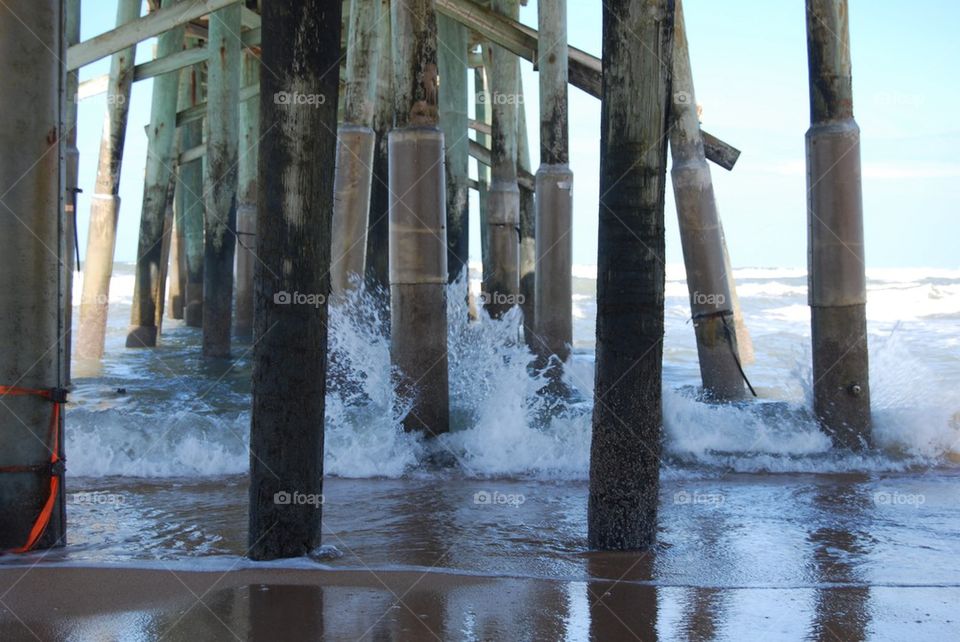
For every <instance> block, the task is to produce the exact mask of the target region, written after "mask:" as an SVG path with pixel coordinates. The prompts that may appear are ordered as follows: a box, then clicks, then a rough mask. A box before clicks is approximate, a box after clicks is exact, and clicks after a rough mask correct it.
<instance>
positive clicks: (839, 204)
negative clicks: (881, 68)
mask: <svg viewBox="0 0 960 642" xmlns="http://www.w3.org/2000/svg"><path fill="white" fill-rule="evenodd" d="M807 52H808V58H809V66H810V122H811V125H810V129H809V130H808V131H807V135H806V143H807V220H808V234H809V235H808V244H809V250H808V253H807V256H808V258H809V270H808V272H809V274H808V279H809V286H808V287H809V302H810V312H811V327H812V341H813V410H814V413H815V414H816V416H817V417H818V418H819V419H820V421H821V423H822V425H823V427H824V429H825V430H826V431H827V432H829V433H830V435H831V437H832V438H833V440H834V443H835V444H836V445H838V446H843V447H847V448H862V447H865V446H867V445H869V443H870V382H869V374H868V354H867V319H866V303H867V286H866V268H865V264H864V252H863V249H864V248H863V198H862V194H861V185H860V176H861V171H860V128H859V127H858V126H857V123H856V121H855V120H854V118H853V90H852V74H851V67H850V25H849V12H848V8H847V0H807Z"/></svg>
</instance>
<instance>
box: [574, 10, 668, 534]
mask: <svg viewBox="0 0 960 642" xmlns="http://www.w3.org/2000/svg"><path fill="white" fill-rule="evenodd" d="M673 11H674V3H673V0H607V2H606V3H605V4H604V8H603V75H604V83H603V92H602V93H603V96H602V107H601V127H602V130H601V133H600V194H601V195H602V196H601V198H600V226H599V253H598V256H597V359H596V384H595V388H594V399H595V401H594V408H593V436H592V441H591V447H590V498H589V505H588V509H587V528H588V537H589V543H590V547H591V548H594V549H602V550H610V549H615V550H623V549H640V548H646V547H649V546H650V545H652V544H653V542H654V540H655V538H656V532H657V501H658V491H659V487H660V484H659V472H660V452H661V432H662V427H663V412H662V388H661V386H662V363H661V362H662V357H663V304H664V278H665V266H664V219H663V204H664V186H665V182H666V151H667V145H666V136H667V121H668V117H669V114H668V103H667V101H668V99H669V94H670V78H671V54H672V48H673ZM641 42H642V43H645V46H638V43H641Z"/></svg>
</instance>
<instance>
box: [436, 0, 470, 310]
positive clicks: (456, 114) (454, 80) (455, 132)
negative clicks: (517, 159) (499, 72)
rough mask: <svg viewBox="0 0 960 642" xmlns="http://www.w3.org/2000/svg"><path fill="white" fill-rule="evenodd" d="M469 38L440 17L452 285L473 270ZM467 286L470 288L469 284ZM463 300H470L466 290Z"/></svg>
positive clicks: (458, 26)
mask: <svg viewBox="0 0 960 642" xmlns="http://www.w3.org/2000/svg"><path fill="white" fill-rule="evenodd" d="M467 36H468V33H467V28H466V27H464V26H463V25H461V24H460V23H458V22H456V21H455V20H453V19H452V18H450V17H448V16H443V15H437V40H438V41H439V43H440V45H439V47H437V49H438V52H437V56H438V58H439V64H438V67H439V69H440V78H441V82H440V127H441V129H443V140H444V143H445V144H444V164H445V166H446V169H447V186H446V190H447V272H448V278H449V280H450V282H451V283H453V282H454V281H456V280H457V279H458V278H460V276H461V273H462V272H463V271H464V270H468V269H469V262H470V207H469V199H468V192H469V188H468V186H467V179H468V178H469V161H470V154H469V147H470V141H469V139H468V138H467V132H468V130H467V127H468V123H469V117H468V115H467V102H468V92H467V76H468V73H467V72H468V70H467V46H468V37H467ZM464 284H465V288H469V281H466V280H465V282H464ZM463 296H464V298H466V296H467V292H466V289H465V290H464V292H463Z"/></svg>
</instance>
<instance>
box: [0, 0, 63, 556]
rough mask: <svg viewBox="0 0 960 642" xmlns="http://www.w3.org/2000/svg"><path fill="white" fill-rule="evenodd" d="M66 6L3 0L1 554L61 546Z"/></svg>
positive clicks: (45, 0) (43, 0) (51, 0)
mask: <svg viewBox="0 0 960 642" xmlns="http://www.w3.org/2000/svg"><path fill="white" fill-rule="evenodd" d="M62 11H63V2H62V1H61V0H6V1H5V2H3V3H0V111H2V113H3V119H4V125H3V127H0V194H2V195H3V196H2V199H0V311H2V313H0V427H2V428H0V551H3V552H8V551H10V550H11V549H12V550H15V551H23V550H25V549H27V550H29V549H34V548H50V547H52V546H57V545H61V544H63V543H65V531H66V517H65V513H64V484H63V474H64V469H63V463H62V460H63V440H62V436H63V414H62V413H61V412H59V409H60V408H61V406H60V405H59V403H58V402H59V401H64V398H63V397H62V395H63V387H64V384H65V380H64V375H65V372H64V370H63V362H64V357H65V354H64V348H65V346H64V343H63V332H64V329H65V328H64V312H63V302H64V294H65V293H64V285H65V279H66V276H65V274H64V268H65V264H64V255H65V254H66V252H67V248H68V245H67V243H66V239H65V237H64V231H65V228H66V226H65V221H64V214H65V213H64V209H63V195H64V184H65V181H64V175H63V174H62V173H61V172H62V169H63V168H62V166H61V165H60V158H61V154H62V153H63V151H64V144H63V143H64V141H63V136H62V134H63V113H62V110H63V107H62V102H61V101H62V99H63V92H64V90H65V87H64V79H65V70H64V66H63V63H62V61H63V60H64V59H65V58H66V55H65V54H64V50H63V33H62V25H63V17H64V16H63V14H62ZM71 241H72V239H71ZM70 250H71V251H72V247H71V248H70Z"/></svg>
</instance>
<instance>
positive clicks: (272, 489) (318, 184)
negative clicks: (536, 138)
mask: <svg viewBox="0 0 960 642" xmlns="http://www.w3.org/2000/svg"><path fill="white" fill-rule="evenodd" d="M340 20H341V3H340V2H327V1H326V0H303V1H302V2H297V3H292V2H291V3H287V2H267V3H264V5H263V14H262V25H263V26H262V29H263V42H262V62H263V71H262V73H261V78H260V89H261V91H260V111H261V115H262V118H261V121H260V122H261V127H262V129H261V134H267V131H268V128H269V133H270V135H264V136H263V138H262V139H261V142H260V165H259V167H260V169H259V190H258V196H257V198H258V201H257V202H258V206H257V218H258V220H257V230H258V234H257V256H258V258H259V261H258V262H257V264H256V266H255V269H254V280H255V283H256V289H255V291H256V301H255V305H256V315H255V326H256V327H255V331H254V340H255V341H254V370H253V411H252V417H251V426H250V434H251V436H250V524H249V556H250V557H251V558H253V559H255V560H269V559H275V558H281V557H298V556H302V555H305V554H307V553H309V552H311V551H312V550H313V549H315V548H316V547H317V546H319V544H320V531H321V515H322V513H321V511H322V504H323V502H322V497H323V495H322V493H323V425H324V411H325V405H324V404H325V395H326V374H327V372H326V371H327V318H328V316H327V301H326V297H327V295H328V294H329V288H330V276H329V269H330V230H331V223H332V219H333V183H334V161H335V158H336V135H335V132H336V126H337V94H338V85H339V76H340V74H339V70H338V60H339V58H340ZM295 96H304V97H306V99H309V100H311V101H312V102H310V103H309V104H302V103H301V102H300V100H299V99H297V98H294V97H295ZM310 97H312V98H310ZM321 97H322V98H321ZM295 294H296V295H297V296H299V295H307V296H313V297H314V298H313V299H312V302H311V303H307V304H305V303H303V302H299V301H298V300H295V299H294V298H292V297H293V296H294V295H295Z"/></svg>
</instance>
